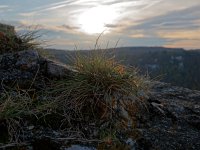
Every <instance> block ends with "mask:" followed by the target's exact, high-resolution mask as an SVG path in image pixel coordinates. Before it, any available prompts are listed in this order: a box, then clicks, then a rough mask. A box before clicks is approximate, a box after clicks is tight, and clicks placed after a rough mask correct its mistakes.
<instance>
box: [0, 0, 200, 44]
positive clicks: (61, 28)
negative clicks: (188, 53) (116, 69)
mask: <svg viewBox="0 0 200 150" xmlns="http://www.w3.org/2000/svg"><path fill="white" fill-rule="evenodd" d="M97 6H105V7H108V8H109V9H112V10H114V11H115V12H116V14H117V15H118V16H117V17H116V19H115V20H114V21H113V22H109V23H105V25H104V26H105V28H107V29H108V30H109V31H110V32H107V33H106V35H105V36H106V37H105V39H106V40H113V41H116V40H117V39H118V38H119V37H121V39H123V41H124V42H123V43H124V45H127V46H128V45H129V46H131V45H132V46H134V45H135V46H138V45H140V46H142V45H144V46H154V45H155V46H162V45H165V46H166V45H168V46H180V47H194V46H192V43H193V45H197V46H199V44H198V43H197V41H196V40H199V39H200V37H199V35H200V31H199V30H200V2H199V0H190V1H188V0H176V1H174V0H167V1H166V0H101V1H100V0H59V1H58V0H42V1H41V0H36V1H27V0H20V1H12V0H3V2H1V5H0V12H1V13H0V18H1V19H2V20H4V21H6V22H8V23H9V22H11V23H13V24H17V23H16V22H19V23H18V25H24V26H30V25H32V26H36V25H38V24H39V25H40V28H41V29H42V30H43V31H48V32H49V34H48V36H47V37H48V38H49V39H53V38H55V39H56V42H57V43H58V47H59V45H64V44H65V45H66V46H67V45H69V47H72V43H73V42H74V41H80V42H82V43H91V45H92V44H93V42H94V39H95V36H96V35H87V34H85V33H83V32H82V30H81V24H80V23H79V22H78V18H79V17H80V15H81V14H82V13H84V12H85V11H87V10H89V9H92V8H96V7H97ZM11 9H12V12H9V10H10V11H11ZM2 10H3V11H2ZM6 11H7V12H6ZM14 22H15V23H14ZM18 29H19V30H20V28H18ZM21 29H22V28H21ZM59 39H60V40H59ZM69 39H71V40H69ZM85 41H86V42H85ZM181 44H182V46H181ZM187 44H188V46H187ZM80 45H83V46H84V45H85V46H86V44H80Z"/></svg>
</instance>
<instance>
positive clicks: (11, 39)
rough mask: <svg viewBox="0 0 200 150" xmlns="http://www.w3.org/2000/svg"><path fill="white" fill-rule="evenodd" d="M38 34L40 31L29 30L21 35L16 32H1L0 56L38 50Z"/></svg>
mask: <svg viewBox="0 0 200 150" xmlns="http://www.w3.org/2000/svg"><path fill="white" fill-rule="evenodd" d="M38 32H39V31H38V30H27V31H26V32H24V33H22V34H19V33H16V32H15V31H9V30H5V31H1V30H0V54H4V53H9V52H17V51H23V50H29V49H37V48H38V46H39V45H40V43H39V42H38V41H37V39H38V38H39V37H40V36H39V35H38Z"/></svg>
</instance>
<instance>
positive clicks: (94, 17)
mask: <svg viewBox="0 0 200 150" xmlns="http://www.w3.org/2000/svg"><path fill="white" fill-rule="evenodd" d="M117 17H118V15H117V12H116V11H115V10H114V9H113V8H110V7H108V6H98V7H93V8H90V9H88V10H86V11H85V12H83V13H82V14H80V16H79V18H78V23H79V25H80V28H81V30H82V31H83V32H85V33H88V34H95V33H101V32H103V31H104V30H106V32H109V29H108V30H107V27H106V24H113V23H114V22H115V20H116V19H117Z"/></svg>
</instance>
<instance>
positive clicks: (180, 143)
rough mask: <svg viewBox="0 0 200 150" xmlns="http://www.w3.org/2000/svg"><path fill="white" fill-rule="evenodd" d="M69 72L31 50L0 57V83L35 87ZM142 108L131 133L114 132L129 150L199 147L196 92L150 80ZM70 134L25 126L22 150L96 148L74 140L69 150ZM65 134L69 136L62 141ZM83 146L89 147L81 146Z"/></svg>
mask: <svg viewBox="0 0 200 150" xmlns="http://www.w3.org/2000/svg"><path fill="white" fill-rule="evenodd" d="M71 73H72V74H73V73H76V71H75V70H73V69H72V68H71V67H69V66H66V65H63V64H59V63H58V62H54V61H51V60H47V59H44V58H42V57H40V56H39V54H38V52H37V51H34V50H29V51H22V52H16V53H12V54H11V53H10V54H4V55H1V56H0V81H1V83H10V82H13V81H18V83H23V84H24V83H26V82H25V81H33V80H34V79H36V77H37V81H38V82H37V84H39V83H40V84H41V83H42V82H43V80H44V78H45V77H47V78H61V77H65V76H66V75H70V74H71ZM1 86H2V84H1ZM1 86H0V87H1ZM146 105H147V107H146V108H147V109H145V111H144V112H143V113H141V114H138V117H137V125H136V127H135V128H134V129H133V130H131V132H128V134H127V135H125V136H122V135H121V134H120V133H117V134H116V136H119V137H120V139H121V141H123V142H124V143H126V144H127V145H129V149H133V150H137V149H138V150H142V149H147V150H148V149H150V150H175V149H180V150H182V149H191V150H197V149H200V91H194V90H190V89H186V88H181V87H176V86H171V85H170V84H166V83H161V82H155V83H154V85H153V86H152V89H151V91H150V94H149V98H148V100H147V104H146ZM56 117H57V116H56ZM56 117H55V118H54V119H53V122H54V124H56V123H57V122H56ZM57 124H59V123H57ZM0 128H1V127H0ZM83 128H84V130H86V131H87V132H89V131H90V128H92V129H95V128H96V126H95V124H89V125H87V126H86V127H83ZM97 130H99V129H97ZM94 131H95V130H94ZM133 131H134V132H133ZM73 132H75V131H73ZM75 133H76V134H77V136H80V135H79V134H81V132H80V131H76V132H75ZM70 134H71V133H69V132H65V131H64V130H56V129H51V128H48V127H42V126H34V125H31V124H28V126H26V127H25V128H24V132H23V138H24V139H26V141H28V142H27V143H26V142H25V143H22V145H21V146H22V148H24V147H25V148H26V149H28V148H30V147H31V148H32V149H44V150H45V149H65V150H67V149H69V150H70V149H77V148H79V149H81V148H82V149H95V148H94V145H93V144H90V143H91V142H93V141H95V140H88V141H87V140H83V139H76V142H75V145H72V146H71V147H70V142H71V143H74V142H73V140H74V139H75V138H74V137H70ZM92 134H95V133H90V134H89V135H90V137H92V136H93V135H92ZM67 135H69V136H68V137H66V136H67ZM84 136H85V135H84ZM0 138H1V134H0ZM85 143H86V144H87V145H89V147H85V146H83V144H85ZM76 144H78V145H76ZM16 146H19V145H16V144H8V145H3V144H1V142H0V149H1V148H5V147H6V148H12V147H16Z"/></svg>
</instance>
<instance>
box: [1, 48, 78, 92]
mask: <svg viewBox="0 0 200 150" xmlns="http://www.w3.org/2000/svg"><path fill="white" fill-rule="evenodd" d="M74 72H76V71H75V70H74V69H72V67H70V66H67V65H64V64H61V63H59V62H55V61H52V60H49V59H45V58H43V57H40V55H39V54H38V52H37V51H36V50H27V51H20V52H15V53H6V54H3V55H0V82H1V83H2V84H1V86H0V89H2V85H6V84H10V83H13V82H15V83H18V84H19V85H22V87H25V88H26V87H27V86H29V85H30V82H33V80H34V81H35V80H37V82H38V83H41V82H43V79H44V78H61V77H66V76H69V75H71V74H72V73H74Z"/></svg>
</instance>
